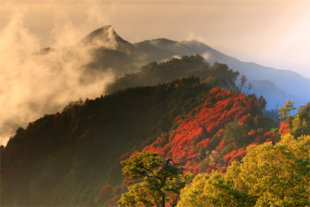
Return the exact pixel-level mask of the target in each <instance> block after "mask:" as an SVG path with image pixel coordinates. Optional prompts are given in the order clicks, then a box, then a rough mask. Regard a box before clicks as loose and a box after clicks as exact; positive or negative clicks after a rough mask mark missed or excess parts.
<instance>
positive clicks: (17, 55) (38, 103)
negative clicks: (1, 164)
mask: <svg viewBox="0 0 310 207" xmlns="http://www.w3.org/2000/svg"><path fill="white" fill-rule="evenodd" d="M26 14H27V10H25V9H23V8H17V9H15V10H14V13H12V14H11V16H10V21H9V23H8V24H7V25H6V26H5V28H3V29H2V30H1V31H0V36H1V39H0V53H1V56H0V62H1V67H0V106H1V109H0V117H1V119H0V144H1V145H5V144H6V143H7V141H8V139H9V137H10V136H12V135H14V133H15V130H16V129H17V128H18V127H25V126H26V125H27V124H28V123H29V122H31V121H33V120H35V119H37V118H39V117H41V116H43V115H44V114H47V113H55V112H57V111H61V110H62V108H63V107H64V106H65V105H67V104H68V103H69V102H70V101H74V100H78V99H79V98H82V99H85V98H95V97H97V96H99V95H101V94H103V93H104V90H105V87H106V85H107V84H109V83H111V82H112V81H113V80H114V74H113V73H112V70H108V71H106V72H102V71H98V70H96V71H95V72H92V73H89V72H87V70H86V69H85V67H84V66H85V65H86V64H87V63H89V62H90V61H91V60H92V56H91V53H90V48H88V47H82V46H81V44H76V43H77V42H78V41H79V39H80V37H81V33H82V31H81V29H80V28H79V25H74V24H72V23H71V22H70V21H64V20H62V21H61V24H55V27H54V29H53V32H52V35H53V39H54V40H55V41H54V44H53V48H54V50H51V51H50V52H48V53H45V52H39V51H41V46H40V44H39V38H38V37H36V36H35V35H34V34H33V33H31V32H30V31H28V30H27V28H26V27H25V26H24V22H23V21H24V17H25V15H26Z"/></svg>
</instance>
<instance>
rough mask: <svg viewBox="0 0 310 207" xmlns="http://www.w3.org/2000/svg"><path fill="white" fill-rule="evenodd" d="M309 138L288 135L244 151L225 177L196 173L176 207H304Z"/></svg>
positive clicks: (306, 196)
mask: <svg viewBox="0 0 310 207" xmlns="http://www.w3.org/2000/svg"><path fill="white" fill-rule="evenodd" d="M309 151H310V136H301V137H299V138H298V139H295V138H294V137H293V136H292V135H290V134H287V135H285V136H283V137H282V139H281V141H280V142H278V143H277V144H275V145H273V144H272V142H266V143H264V144H261V145H254V146H250V147H248V148H247V154H246V155H245V157H244V158H243V159H242V162H233V163H232V165H231V166H229V167H228V168H227V172H226V174H220V173H217V172H212V173H211V174H199V175H197V176H196V177H195V179H194V180H193V182H192V183H190V184H188V185H186V187H185V188H184V189H183V190H182V191H181V195H180V201H179V203H178V207H183V206H184V207H185V206H186V207H191V206H193V207H194V206H195V207H196V206H197V207H199V206H201V207H202V206H214V207H215V206H223V207H224V206H225V207H226V206H307V205H308V204H309V202H308V198H309V196H310V194H309V172H310V160H309Z"/></svg>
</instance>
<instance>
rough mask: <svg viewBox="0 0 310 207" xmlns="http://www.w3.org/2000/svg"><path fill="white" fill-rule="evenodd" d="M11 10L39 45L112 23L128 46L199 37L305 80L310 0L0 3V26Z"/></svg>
mask: <svg viewBox="0 0 310 207" xmlns="http://www.w3.org/2000/svg"><path fill="white" fill-rule="evenodd" d="M16 11H23V19H22V20H23V24H24V26H25V27H26V28H27V29H28V30H29V31H30V32H31V33H33V34H34V35H36V36H37V37H38V39H39V41H40V44H41V45H42V47H46V46H49V45H53V43H54V42H53V41H55V40H54V39H53V36H54V35H51V34H52V33H53V32H55V31H59V30H60V31H61V27H66V26H67V25H68V24H69V25H70V26H72V25H73V26H76V27H77V30H78V31H79V32H78V33H76V34H77V35H76V39H75V38H73V39H70V40H69V43H73V42H74V41H77V40H78V39H79V38H82V37H83V36H84V35H86V34H87V33H89V32H90V31H91V30H93V29H95V28H97V27H100V26H103V25H107V24H111V25H112V26H113V27H114V28H115V30H116V31H117V32H118V33H119V34H120V35H121V36H122V37H123V38H124V39H126V40H129V41H130V42H137V41H142V40H145V39H151V38H158V37H167V38H170V39H174V40H185V39H198V40H201V41H204V42H205V43H207V44H208V45H209V46H211V47H213V48H215V49H218V50H220V51H222V52H224V53H226V54H228V55H231V56H234V57H237V58H238V59H240V60H243V61H253V62H256V63H259V64H262V65H266V66H273V67H277V68H282V69H290V70H294V71H296V72H299V73H300V74H302V75H304V76H306V77H308V78H310V38H309V37H310V1H309V0H289V1H285V0H205V1H203V0H200V1H195V0H187V1H186V0H185V1H184V0H183V1H166V0H165V1H158V0H156V1H155V0H154V1H146V0H145V1H144V0H136V1H130V0H127V1H80V0H78V1H73V0H71V1H69V0H67V1H33V0H21V1H4V0H1V4H0V15H1V16H0V18H1V28H4V27H5V25H6V24H7V22H8V21H9V20H10V19H11V18H12V13H14V12H15V13H16ZM55 28H56V29H55Z"/></svg>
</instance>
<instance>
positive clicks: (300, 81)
mask: <svg viewBox="0 0 310 207" xmlns="http://www.w3.org/2000/svg"><path fill="white" fill-rule="evenodd" d="M82 42H84V43H87V44H88V45H91V46H92V54H93V57H94V59H93V61H92V62H90V63H89V65H88V67H89V68H91V69H100V70H108V69H111V68H112V69H113V71H114V72H115V75H116V76H117V77H122V76H123V75H124V74H130V73H133V72H136V71H139V70H141V67H142V66H143V65H146V64H148V63H150V62H153V61H164V60H167V59H171V58H173V57H181V56H188V55H197V54H199V55H201V56H202V57H204V58H205V61H207V62H209V63H210V64H214V63H215V62H220V63H223V64H227V65H228V67H229V68H232V69H233V70H234V71H239V73H240V75H245V76H246V77H247V80H248V82H253V83H255V84H254V85H255V87H256V88H255V90H253V92H255V93H256V92H257V91H259V92H260V93H257V95H261V94H263V95H264V94H268V97H267V101H268V105H267V109H275V108H276V107H278V106H282V105H283V101H287V98H291V99H292V100H293V101H295V102H296V106H297V107H299V106H300V105H303V104H305V103H306V102H307V101H308V100H310V92H308V91H306V90H305V89H306V88H310V80H309V79H307V78H304V77H302V76H301V75H299V74H297V73H295V72H292V71H288V70H279V69H275V68H271V67H265V66H261V65H258V64H255V63H249V62H242V61H240V60H238V59H236V58H233V57H231V56H228V55H225V54H223V53H221V52H220V51H217V50H215V49H213V48H211V47H209V46H207V45H205V44H204V43H202V42H198V41H181V42H178V41H173V40H169V39H165V38H159V39H153V40H145V41H142V42H138V43H133V44H131V43H129V42H128V41H125V40H124V39H122V38H121V37H120V36H119V35H118V34H117V33H116V32H115V31H114V29H113V28H112V27H111V26H106V27H102V28H100V29H98V30H95V31H94V32H92V33H90V34H89V35H88V36H86V37H85V38H84V39H83V40H82ZM175 78H176V77H175ZM257 81H269V82H272V83H273V85H274V86H275V87H277V88H278V89H279V90H281V93H276V92H277V90H274V89H273V85H272V84H271V85H270V84H267V85H265V86H263V85H262V83H263V82H260V84H257ZM267 86H271V88H269V87H267ZM273 97H277V98H273Z"/></svg>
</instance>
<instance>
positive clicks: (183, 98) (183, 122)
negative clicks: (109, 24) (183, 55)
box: [1, 73, 276, 206]
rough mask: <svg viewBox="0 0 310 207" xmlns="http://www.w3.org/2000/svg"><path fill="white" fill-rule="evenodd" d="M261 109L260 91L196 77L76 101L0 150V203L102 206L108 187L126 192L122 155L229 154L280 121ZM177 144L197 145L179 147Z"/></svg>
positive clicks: (203, 167)
mask: <svg viewBox="0 0 310 207" xmlns="http://www.w3.org/2000/svg"><path fill="white" fill-rule="evenodd" d="M231 75H232V77H233V73H231ZM260 107H262V106H260V105H259V104H258V103H257V99H256V97H255V96H248V97H246V96H245V95H242V94H240V93H236V92H232V91H229V90H224V89H219V88H214V89H212V90H211V86H209V85H207V84H200V83H199V80H198V79H197V78H188V79H182V80H176V81H174V82H170V83H167V84H162V85H157V86H153V87H143V88H132V89H127V90H124V91H120V92H117V93H113V94H110V95H107V96H104V97H100V98H97V99H95V100H85V101H79V102H76V103H71V104H70V105H68V106H67V107H66V108H65V109H64V110H63V112H61V113H56V114H52V115H45V116H44V117H42V118H40V119H38V120H36V121H34V122H32V123H30V124H29V125H28V127H27V128H26V129H22V128H20V129H18V130H17V132H16V135H15V136H14V137H13V138H11V139H10V141H9V142H8V144H7V146H6V147H4V148H3V147H2V148H1V161H2V162H1V169H2V175H1V176H2V200H1V205H32V206H33V205H99V204H104V203H106V202H107V200H105V199H103V200H102V193H100V192H102V190H103V189H105V188H106V187H105V186H107V185H108V186H109V185H112V186H115V187H113V191H112V188H111V192H114V193H112V195H116V196H118V195H119V194H120V192H121V191H122V187H121V186H120V184H121V180H122V177H121V170H120V164H119V161H120V156H121V155H123V156H122V157H123V158H122V159H124V156H127V155H128V152H133V151H134V150H142V149H143V148H145V149H152V148H154V147H155V148H158V149H159V150H160V151H163V153H164V154H165V153H166V155H169V156H173V158H174V159H181V158H182V157H186V156H190V155H191V154H193V153H194V152H195V150H198V151H197V152H199V153H203V152H206V150H212V149H215V148H218V145H226V146H225V147H224V148H223V152H222V150H221V151H220V152H221V153H222V154H227V153H229V152H231V151H233V150H235V149H240V147H241V148H242V147H245V146H246V145H248V144H250V143H252V142H254V141H255V142H257V141H258V142H260V141H263V140H265V137H264V132H265V131H268V130H269V129H270V127H272V126H276V125H275V123H274V122H273V121H272V120H269V119H268V118H266V117H265V116H264V115H263V114H262V113H261V109H260ZM211 114H212V116H211ZM215 120H218V121H217V122H215ZM197 124H200V125H197ZM252 129H253V131H251V130H252ZM184 130H185V131H184ZM239 131H240V132H239ZM227 133H228V134H227ZM229 133H232V134H229ZM240 133H241V134H240ZM239 135H242V136H241V137H239ZM169 137H170V138H169ZM257 137H259V138H257ZM161 139H162V140H161ZM171 139H175V140H173V141H172V140H171ZM168 140H170V141H168ZM182 140H183V141H182ZM171 141H172V142H171ZM222 141H223V142H222ZM178 142H182V143H183V144H185V145H184V146H186V143H187V142H189V143H191V144H192V145H190V146H193V147H194V144H197V143H199V145H198V146H200V147H199V148H197V149H196V148H195V147H194V148H185V147H184V148H183V150H184V151H179V150H178V148H177V147H178V146H183V145H182V144H180V143H178ZM224 142H225V144H223V143H224ZM166 150H168V151H166ZM193 150H194V151H193ZM126 153H127V154H126ZM171 153H172V154H171ZM124 154H125V155H124ZM236 156H237V155H234V156H232V157H236ZM203 162H204V163H205V162H206V161H203ZM196 164H197V163H196ZM193 165H194V164H193ZM210 167H211V168H212V165H210V164H201V166H200V165H199V167H198V165H197V166H196V167H195V168H193V169H194V170H195V172H196V171H197V170H198V168H199V169H200V170H201V171H204V170H207V169H209V168H210ZM213 167H214V166H213ZM211 168H210V169H211ZM198 171H199V170H198ZM198 171H197V172H198ZM110 196H111V195H110ZM109 198H111V197H109ZM116 198H117V197H116Z"/></svg>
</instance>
